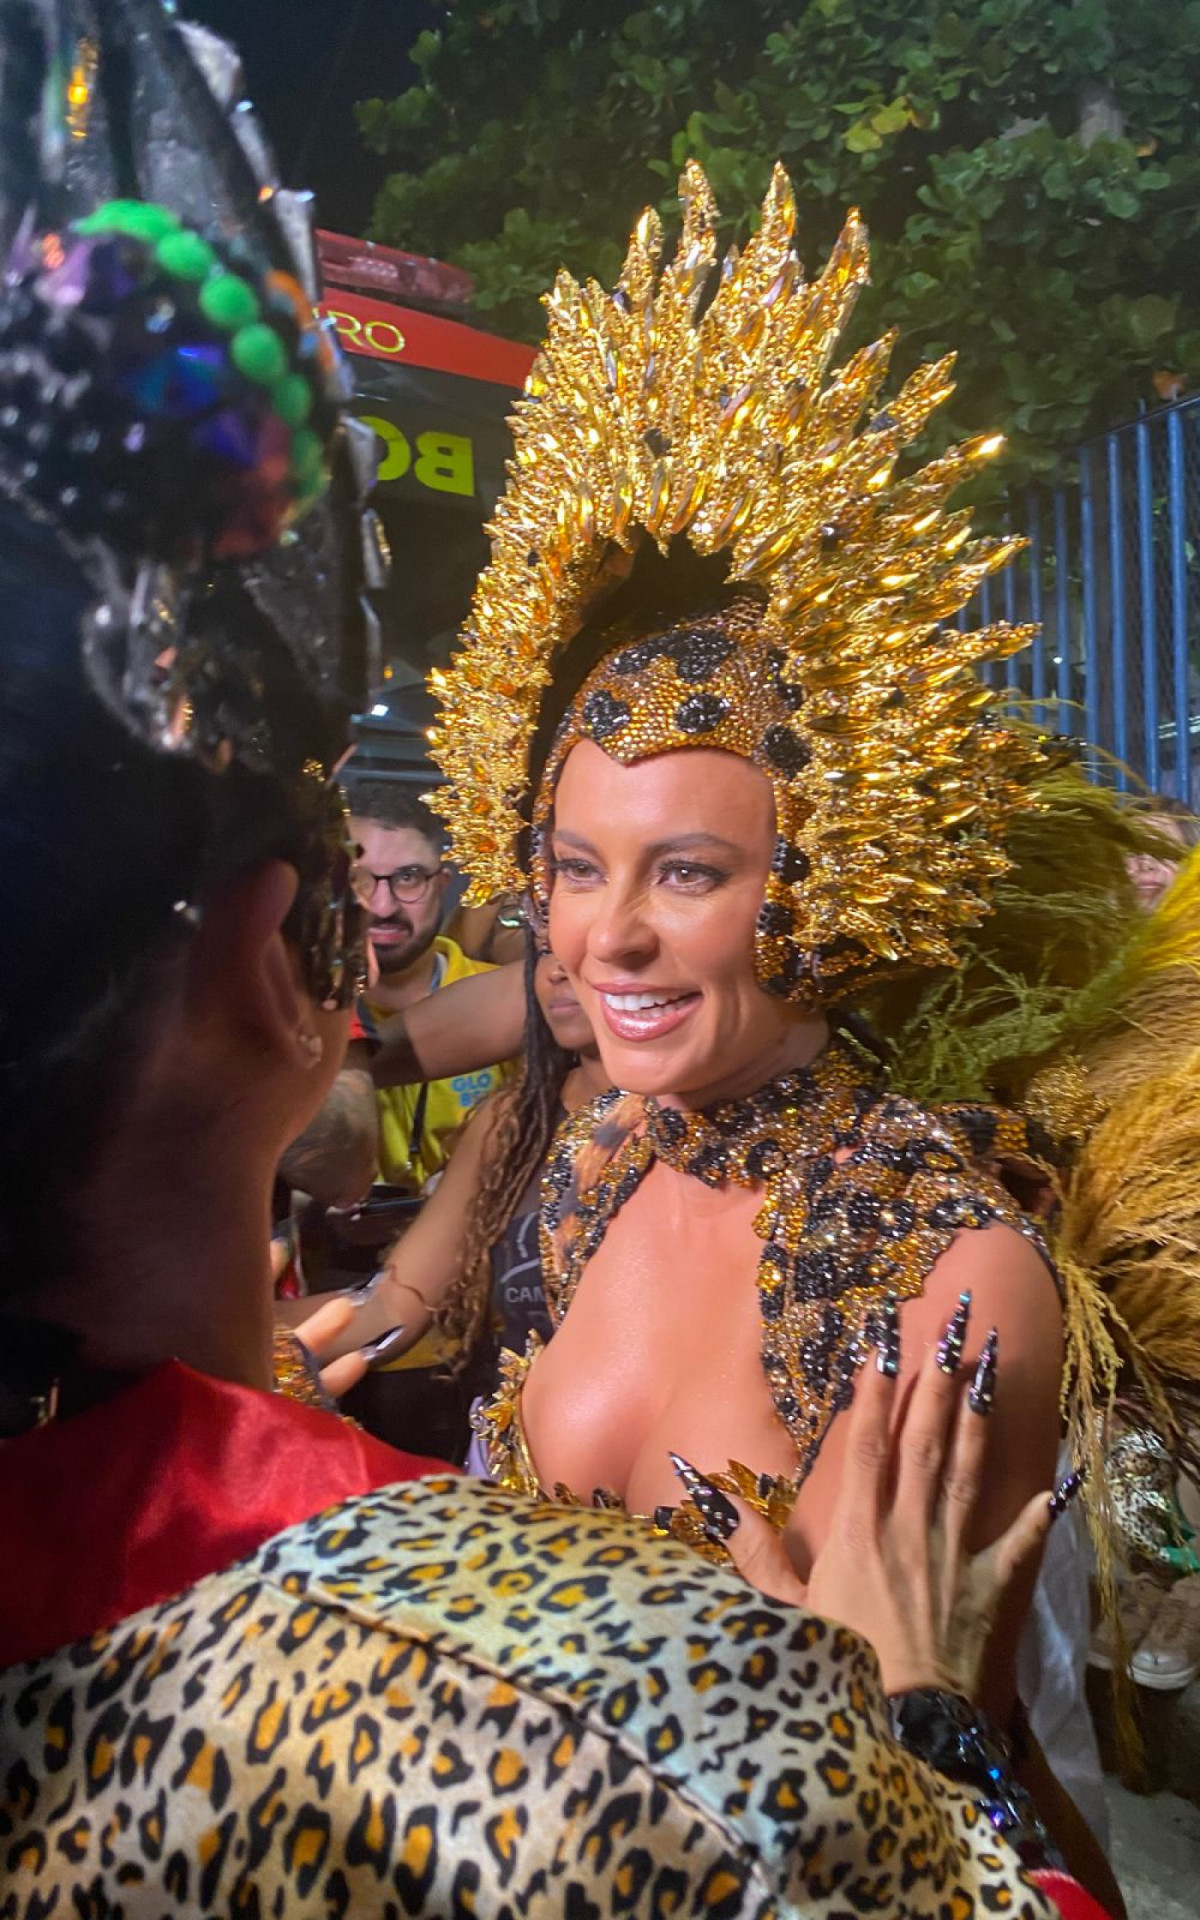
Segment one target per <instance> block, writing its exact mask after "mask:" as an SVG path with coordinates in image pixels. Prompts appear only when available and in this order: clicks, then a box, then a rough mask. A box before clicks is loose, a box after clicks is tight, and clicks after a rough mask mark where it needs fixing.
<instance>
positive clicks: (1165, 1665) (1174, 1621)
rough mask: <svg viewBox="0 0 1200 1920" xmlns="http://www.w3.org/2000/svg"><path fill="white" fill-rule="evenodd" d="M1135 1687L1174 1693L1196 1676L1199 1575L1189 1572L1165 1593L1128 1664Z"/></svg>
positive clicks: (1199, 1668)
mask: <svg viewBox="0 0 1200 1920" xmlns="http://www.w3.org/2000/svg"><path fill="white" fill-rule="evenodd" d="M1129 1675H1130V1678H1131V1679H1132V1680H1136V1682H1137V1684H1138V1686H1139V1687H1149V1688H1151V1689H1152V1691H1153V1692H1155V1693H1175V1692H1177V1691H1178V1690H1179V1689H1181V1688H1183V1687H1190V1686H1191V1684H1192V1681H1193V1680H1195V1679H1196V1677H1197V1675H1200V1574H1195V1573H1189V1574H1187V1575H1186V1576H1185V1577H1184V1578H1183V1579H1182V1580H1177V1581H1176V1582H1175V1584H1174V1586H1173V1587H1172V1588H1171V1589H1170V1591H1169V1592H1168V1594H1167V1596H1166V1598H1165V1599H1164V1601H1163V1603H1162V1605H1161V1606H1160V1607H1159V1609H1158V1612H1157V1613H1156V1614H1155V1616H1154V1619H1153V1620H1152V1621H1151V1623H1150V1626H1149V1628H1148V1629H1147V1631H1146V1633H1145V1635H1144V1637H1143V1639H1142V1642H1141V1645H1140V1646H1139V1647H1138V1649H1137V1651H1136V1653H1135V1654H1134V1656H1133V1658H1132V1660H1131V1661H1130V1662H1129Z"/></svg>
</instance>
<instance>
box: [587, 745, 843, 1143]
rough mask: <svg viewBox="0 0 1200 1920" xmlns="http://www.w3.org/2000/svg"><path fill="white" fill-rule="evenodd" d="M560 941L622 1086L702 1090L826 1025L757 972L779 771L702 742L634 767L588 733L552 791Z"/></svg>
mask: <svg viewBox="0 0 1200 1920" xmlns="http://www.w3.org/2000/svg"><path fill="white" fill-rule="evenodd" d="M550 845H551V870H552V876H553V884H552V889H551V895H550V940H551V944H552V946H553V948H554V951H555V953H556V954H557V956H558V957H559V959H560V960H561V961H562V963H563V965H564V966H565V967H566V969H567V972H568V974H569V975H570V977H571V981H572V983H573V985H574V987H575V991H576V993H577V994H578V996H579V1000H580V1003H581V1005H582V1006H583V1009H584V1011H585V1012H586V1014H587V1015H588V1017H589V1018H590V1019H591V1021H592V1024H593V1026H594V1027H595V1030H596V1039H597V1042H598V1045H599V1048H600V1055H601V1058H602V1060H603V1062H604V1067H605V1070H606V1072H607V1073H608V1074H609V1076H610V1078H611V1079H612V1081H613V1082H614V1084H615V1085H616V1086H619V1087H624V1088H626V1089H627V1090H628V1091H629V1092H633V1093H650V1094H655V1095H657V1096H658V1097H659V1098H670V1097H672V1096H673V1097H677V1098H679V1099H681V1100H683V1101H684V1102H686V1103H687V1104H688V1105H700V1104H704V1103H706V1102H708V1101H711V1100H714V1099H719V1098H721V1097H724V1096H726V1095H733V1094H740V1093H749V1092H753V1091H754V1089H755V1088H757V1087H759V1086H761V1085H762V1084H763V1082H764V1081H766V1080H767V1079H769V1078H771V1076H772V1075H773V1074H775V1073H778V1072H781V1071H783V1069H784V1068H786V1067H789V1066H794V1065H798V1064H800V1063H801V1062H802V1061H803V1060H805V1059H808V1058H809V1057H811V1055H812V1053H813V1052H814V1051H815V1050H816V1047H817V1045H818V1044H819V1040H820V1037H821V1035H822V1033H823V1028H822V1026H821V1023H820V1022H819V1021H814V1020H812V1019H803V1018H801V1017H800V1016H799V1015H798V1014H797V1012H796V1010H795V1009H794V1008H792V1007H789V1006H788V1005H787V1004H786V1003H785V1002H782V1001H779V1000H776V999H775V998H774V997H773V996H772V995H770V994H767V993H765V992H764V991H763V989H762V988H761V987H760V986H759V984H758V980H757V977H756V974H755V970H754V927H755V921H756V919H757V917H758V912H759V908H760V907H761V905H762V900H763V892H764V888H765V885H766V880H767V874H768V872H769V869H770V865H771V860H772V857H773V855H774V851H775V805H774V800H773V797H772V794H771V787H770V783H769V781H768V780H767V778H766V776H765V775H764V774H762V773H760V772H759V770H758V768H757V767H754V766H752V765H751V764H750V762H749V761H747V760H740V759H738V758H737V756H736V755H734V754H730V753H718V752H713V751H709V750H707V749H704V748H695V749H689V750H688V751H686V752H678V753H664V754H659V755H657V756H655V757H654V758H652V759H649V760H640V761H637V762H635V763H634V764H633V765H632V766H622V765H621V764H620V762H619V761H616V760H611V759H609V757H608V755H607V754H606V753H604V752H602V750H601V749H600V748H599V747H598V746H596V745H595V744H594V743H593V742H592V741H590V740H583V741H580V743H579V745H578V746H576V747H574V748H573V749H572V751H571V752H570V754H569V755H568V756H567V759H566V762H565V764H564V766H563V769H562V773H561V775H560V777H559V782H558V787H557V789H556V792H555V798H554V821H553V832H552V836H551V842H550Z"/></svg>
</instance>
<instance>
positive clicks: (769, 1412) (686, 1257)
mask: <svg viewBox="0 0 1200 1920" xmlns="http://www.w3.org/2000/svg"><path fill="white" fill-rule="evenodd" d="M761 1205H762V1194H761V1190H760V1191H752V1190H747V1189H745V1188H740V1187H732V1186H727V1187H721V1188H718V1189H713V1188H709V1187H706V1186H704V1185H703V1184H702V1183H701V1182H699V1181H697V1180H695V1179H693V1178H691V1177H689V1176H687V1175H685V1174H681V1173H678V1172H676V1171H675V1170H674V1169H672V1168H670V1167H666V1166H664V1165H662V1164H661V1163H658V1164H657V1165H655V1166H654V1168H653V1169H652V1170H651V1172H650V1173H649V1174H648V1175H647V1177H646V1179H645V1180H644V1181H643V1183H642V1185H641V1186H640V1187H639V1188H638V1190H637V1192H636V1193H635V1194H634V1195H633V1196H632V1197H631V1198H630V1199H629V1200H628V1202H627V1203H626V1205H625V1206H623V1207H622V1208H621V1210H620V1212H619V1214H618V1215H617V1216H616V1217H615V1218H614V1219H613V1221H612V1222H611V1223H610V1225H609V1228H608V1231H607V1233H606V1234H605V1236H604V1238H603V1240H602V1241H601V1243H600V1245H599V1247H598V1248H597V1250H596V1251H595V1253H594V1254H593V1255H592V1257H591V1258H590V1259H589V1260H588V1261H587V1262H586V1264H585V1265H584V1267H583V1270H582V1273H581V1275H580V1277H579V1279H578V1282H577V1284H576V1285H575V1287H574V1289H573V1291H572V1292H571V1294H570V1300H569V1306H568V1308H567V1311H566V1312H565V1314H564V1315H563V1318H562V1320H561V1322H560V1324H559V1326H558V1328H557V1330H556V1332H555V1335H554V1338H553V1340H552V1341H551V1343H550V1345H549V1347H548V1348H547V1349H546V1350H545V1351H544V1352H543V1353H542V1354H540V1355H539V1356H538V1359H537V1361H536V1362H535V1364H534V1366H533V1368H532V1369H531V1371H530V1374H529V1377H528V1379H527V1381H526V1383H525V1390H524V1396H523V1403H522V1404H523V1414H524V1424H525V1431H526V1435H527V1438H528V1440H529V1444H530V1448H531V1450H532V1453H533V1457H534V1459H535V1461H536V1463H537V1467H538V1472H539V1478H540V1479H541V1481H542V1484H543V1485H554V1484H556V1483H559V1482H561V1483H562V1484H564V1485H566V1486H569V1487H570V1488H572V1490H573V1491H575V1492H576V1493H579V1494H581V1495H582V1496H583V1497H585V1498H586V1497H588V1496H589V1495H590V1494H591V1493H592V1491H593V1490H594V1489H595V1488H596V1487H598V1486H604V1487H607V1488H610V1489H611V1490H612V1491H614V1492H616V1493H618V1494H619V1495H620V1496H621V1497H622V1499H624V1500H625V1501H626V1502H627V1503H628V1504H629V1505H630V1506H632V1507H635V1508H637V1509H639V1510H641V1511H646V1510H648V1508H650V1507H652V1506H655V1505H660V1504H663V1503H664V1502H667V1501H671V1500H677V1499H678V1497H679V1488H678V1484H677V1482H676V1481H675V1480H674V1478H673V1475H672V1472H671V1468H670V1464H669V1460H668V1458H667V1455H668V1452H669V1451H672V1450H673V1451H675V1452H678V1453H682V1454H684V1455H685V1456H686V1457H688V1458H691V1459H694V1460H695V1461H696V1464H697V1465H707V1466H709V1467H718V1466H721V1467H723V1466H724V1465H725V1464H726V1462H727V1461H728V1459H729V1458H730V1457H731V1456H733V1457H736V1458H745V1459H747V1460H748V1461H752V1462H753V1464H754V1465H755V1467H756V1468H757V1469H759V1470H762V1471H772V1472H781V1471H789V1470H790V1469H791V1467H792V1465H793V1464H794V1453H793V1450H792V1447H791V1443H790V1441H789V1439H788V1436H787V1433H786V1431H785V1429H784V1427H783V1425H782V1422H781V1421H780V1420H779V1418H778V1416H777V1415H776V1413H775V1410H774V1407H773V1405H772V1402H771V1397H770V1393H769V1390H768V1387H767V1383H766V1379H765V1376H764V1374H763V1368H762V1359H761V1345H762V1329H761V1316H760V1308H759V1289H758V1262H759V1258H760V1256H761V1253H762V1242H761V1241H760V1239H759V1237H758V1235H757V1234H756V1232H755V1228H754V1222H755V1218H756V1215H757V1213H758V1211H759V1209H760V1207H761Z"/></svg>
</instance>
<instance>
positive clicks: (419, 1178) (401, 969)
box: [281, 780, 506, 1206]
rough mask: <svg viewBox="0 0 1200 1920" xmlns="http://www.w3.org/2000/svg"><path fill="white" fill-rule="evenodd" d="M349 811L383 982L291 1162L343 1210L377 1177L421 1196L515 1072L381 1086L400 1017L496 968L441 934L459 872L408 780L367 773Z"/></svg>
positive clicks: (363, 1004) (306, 1185)
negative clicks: (379, 1043) (470, 1122)
mask: <svg viewBox="0 0 1200 1920" xmlns="http://www.w3.org/2000/svg"><path fill="white" fill-rule="evenodd" d="M350 808H351V816H350V827H351V834H352V837H353V838H354V839H355V840H357V842H358V844H359V847H360V848H361V853H360V855H359V859H358V864H357V866H356V867H355V870H354V876H353V877H354V885H355V891H356V892H357V894H358V897H359V899H360V900H361V901H362V903H363V905H364V906H365V907H366V909H367V911H368V913H369V914H370V940H371V949H372V952H373V954H374V958H375V962H376V971H377V978H376V980H375V982H374V983H373V984H372V986H371V988H370V990H369V993H368V994H367V996H366V997H365V998H364V999H362V1000H360V1002H359V1005H358V1009H357V1018H356V1021H355V1024H354V1026H353V1028H352V1029H351V1041H350V1047H349V1051H348V1053H347V1057H346V1066H345V1069H344V1070H343V1072H342V1073H340V1074H339V1075H338V1079H337V1082H336V1083H335V1085H334V1088H333V1090H332V1092H331V1094H330V1097H329V1099H328V1100H327V1102H326V1104H325V1106H324V1107H323V1108H322V1110H321V1112H320V1113H319V1114H318V1115H317V1118H316V1120H315V1121H314V1122H313V1123H312V1125H311V1126H310V1127H309V1128H308V1129H307V1130H306V1132H305V1133H304V1134H302V1135H301V1137H300V1139H299V1140H298V1141H296V1143H295V1144H294V1146H293V1147H291V1148H290V1149H289V1151H288V1153H287V1155H286V1157H285V1160H284V1163H283V1167H282V1169H281V1171H282V1172H283V1174H284V1176H285V1178H286V1179H287V1180H288V1181H289V1182H290V1184H291V1185H292V1186H293V1187H297V1188H300V1189H302V1190H303V1191H304V1192H306V1193H309V1194H312V1195H313V1196H314V1198H316V1199H318V1200H320V1201H322V1202H323V1203H324V1204H326V1205H334V1206H349V1205H351V1204H353V1202H355V1201H357V1200H359V1199H361V1198H362V1195H363V1191H364V1188H365V1187H366V1185H367V1183H368V1182H369V1181H370V1180H372V1179H374V1180H375V1181H376V1182H382V1183H383V1184H384V1185H385V1186H387V1187H389V1188H392V1189H397V1188H399V1189H402V1190H403V1191H404V1192H406V1193H409V1194H412V1195H414V1196H416V1195H420V1194H422V1193H423V1192H424V1191H425V1190H426V1188H427V1187H428V1185H429V1183H430V1182H431V1181H432V1180H433V1179H435V1178H436V1176H437V1175H438V1174H439V1173H440V1172H441V1170H442V1168H443V1167H444V1166H445V1164H446V1160H447V1158H448V1156H449V1152H450V1149H451V1147H452V1146H453V1142H454V1136H455V1135H456V1134H457V1132H458V1130H459V1128H460V1127H461V1126H462V1124H463V1122H464V1120H465V1119H466V1117H467V1115H468V1113H469V1112H470V1111H471V1108H472V1107H474V1106H477V1105H478V1104H479V1102H480V1101H481V1100H483V1099H485V1098H486V1096H487V1095H488V1094H489V1093H490V1092H491V1091H492V1089H493V1088H494V1087H496V1086H498V1085H499V1083H500V1081H501V1080H502V1079H503V1078H504V1075H505V1071H506V1069H505V1067H504V1066H494V1067H485V1068H483V1069H481V1070H480V1071H477V1072H475V1073H463V1074H458V1075H456V1076H455V1077H454V1078H453V1079H447V1080H427V1081H422V1082H419V1083H413V1084H406V1085H401V1086H387V1087H379V1088H376V1087H375V1085H374V1084H373V1082H372V1079H371V1073H370V1062H371V1055H372V1053H373V1051H374V1044H375V1041H376V1037H377V1035H378V1032H379V1029H380V1027H381V1026H382V1025H383V1023H384V1022H385V1021H387V1020H388V1019H389V1018H390V1017H391V1015H393V1014H396V1013H400V1012H402V1011H404V1010H405V1009H407V1008H409V1007H411V1006H413V1005H414V1003H415V1002H416V1001H418V1000H424V999H426V998H427V997H428V996H429V995H430V994H434V993H436V992H437V991H438V989H439V988H441V987H444V986H449V985H450V984H451V982H452V981H455V980H463V979H466V978H467V976H468V975H470V974H476V973H487V972H490V971H491V969H490V967H489V966H488V965H487V963H486V962H484V961H480V960H472V959H469V958H468V957H467V955H466V954H465V953H463V951H462V949H461V948H460V947H459V946H458V945H457V944H456V942H455V941H453V940H451V939H449V938H448V937H447V936H446V935H445V934H443V933H441V932H440V931H439V929H440V927H441V924H442V916H443V912H444V908H445V901H446V890H447V887H448V885H449V879H450V876H449V873H448V871H447V869H446V867H445V865H444V863H443V848H444V841H443V835H442V829H441V826H440V824H439V822H438V821H437V820H436V819H435V818H434V816H433V814H432V813H431V812H430V811H429V809H428V807H426V806H425V805H424V804H423V803H422V802H421V800H420V799H418V798H417V796H416V795H415V794H414V793H412V792H411V791H410V790H409V789H407V788H405V787H404V786H402V785H401V784H400V783H399V782H394V781H386V780H364V781H361V782H359V783H357V784H356V785H355V786H354V787H353V788H352V789H351V792H350Z"/></svg>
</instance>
